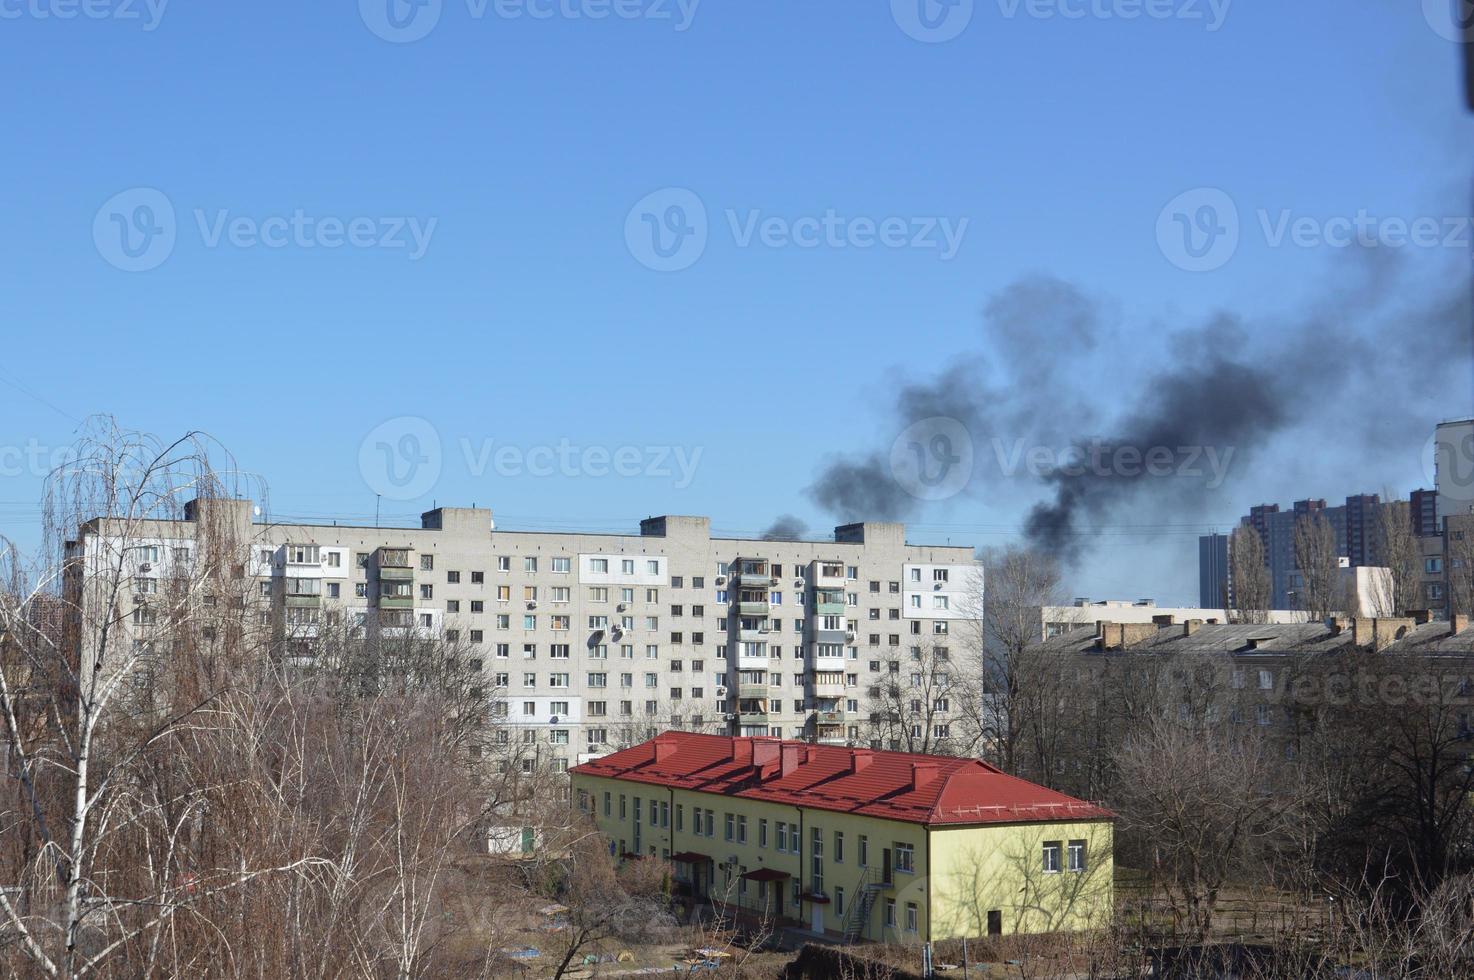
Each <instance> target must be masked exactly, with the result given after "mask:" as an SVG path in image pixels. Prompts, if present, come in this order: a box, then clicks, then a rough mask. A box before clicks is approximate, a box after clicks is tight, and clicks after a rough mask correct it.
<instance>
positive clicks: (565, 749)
mask: <svg viewBox="0 0 1474 980" xmlns="http://www.w3.org/2000/svg"><path fill="white" fill-rule="evenodd" d="M206 512H209V513H210V514H212V515H219V516H220V517H223V519H224V520H225V521H226V522H227V523H229V524H231V525H232V526H233V527H234V528H236V533H235V535H234V536H233V540H248V541H250V542H251V546H250V547H251V559H250V560H249V562H248V563H247V567H245V568H244V570H243V571H244V574H245V575H246V576H247V577H248V578H251V579H254V580H255V589H254V591H253V595H256V596H257V597H258V598H259V600H260V602H261V604H262V611H261V613H260V615H261V617H262V620H263V624H264V625H269V626H270V627H271V628H272V630H273V635H274V637H275V639H276V641H277V645H278V648H279V649H280V650H281V651H283V653H284V654H285V655H287V656H291V657H310V656H311V651H312V642H313V638H314V637H315V636H317V635H318V634H319V631H321V630H324V629H328V628H339V627H344V628H351V627H362V629H363V630H364V631H365V632H366V633H373V632H374V631H378V632H380V633H381V634H383V635H402V634H406V633H412V634H416V635H426V636H440V637H443V638H445V639H446V640H449V641H454V642H455V643H456V644H458V645H459V646H460V647H461V648H462V649H464V650H466V651H468V653H467V655H468V656H469V657H471V658H473V659H472V662H471V666H472V668H473V669H478V670H480V671H482V672H483V673H484V675H485V677H486V679H487V684H488V685H489V687H490V689H491V690H494V691H495V692H497V698H496V703H495V704H494V709H495V711H496V712H497V713H498V714H499V716H500V717H499V718H498V721H500V722H503V723H504V726H505V728H506V729H508V730H510V731H511V732H514V733H519V734H517V735H515V736H514V737H519V738H521V739H522V740H523V741H525V742H528V743H533V742H536V743H537V744H539V745H540V746H546V754H547V755H548V756H549V757H550V759H551V760H552V764H553V766H554V767H555V768H565V767H566V766H568V765H572V764H577V762H578V761H579V760H581V759H586V758H589V757H591V756H593V755H597V754H601V753H603V752H604V751H607V750H608V749H609V748H611V747H613V746H615V745H618V744H621V743H629V742H633V741H638V740H643V739H644V738H647V737H649V736H650V734H652V733H653V732H654V731H658V730H662V729H665V728H671V727H681V728H687V729H690V730H696V731H708V732H721V733H726V734H733V735H772V736H781V737H783V738H802V739H809V740H813V741H818V742H823V743H826V744H849V743H855V742H857V741H859V740H861V739H862V737H863V735H862V727H863V725H862V723H863V721H864V719H865V718H866V717H867V715H866V711H867V708H866V705H865V703H864V702H865V700H866V693H865V692H866V691H867V690H868V689H869V688H870V687H872V686H874V685H875V684H877V683H879V682H880V680H881V679H882V678H883V677H884V676H885V675H887V674H897V673H900V672H901V671H902V669H903V668H902V667H901V664H902V663H904V661H906V660H908V659H911V658H912V657H913V651H916V650H919V649H920V648H922V647H928V648H933V647H934V648H937V649H939V650H947V649H949V646H957V647H958V648H959V649H958V650H957V654H958V667H959V669H967V668H966V667H965V666H964V664H965V662H966V661H964V660H963V656H962V655H963V653H964V651H963V650H962V649H960V647H961V646H962V645H963V644H964V643H966V642H967V638H966V637H965V636H963V635H961V634H964V633H966V634H968V635H976V634H975V631H970V630H964V629H960V628H959V625H960V624H961V623H962V621H967V620H972V621H976V620H978V619H980V618H981V608H982V606H981V603H982V595H983V571H982V567H981V566H980V565H979V564H978V563H977V562H976V561H975V560H974V558H973V551H972V549H971V548H968V547H956V546H933V545H911V544H907V542H906V540H905V528H904V527H903V526H902V525H900V524H890V523H861V524H850V525H845V526H842V527H838V528H836V529H835V532H834V539H833V540H832V541H752V540H743V539H734V538H714V537H712V536H711V523H710V520H709V519H708V518H705V517H675V516H669V517H653V518H649V519H647V520H644V521H642V522H641V523H640V529H639V532H640V533H639V534H631V535H618V534H582V533H576V534H571V533H545V532H529V531H503V530H497V529H496V527H495V524H494V522H493V520H492V513H491V511H489V510H485V509H467V508H449V507H446V508H439V509H436V510H433V511H430V512H428V513H426V514H424V515H423V517H422V520H421V526H420V527H419V528H414V529H398V528H372V527H349V526H343V525H301V524H260V523H253V522H252V517H251V514H252V507H251V505H250V503H249V502H247V501H237V500H208V501H195V502H194V503H192V504H191V505H190V506H189V507H187V508H186V510H185V515H184V519H183V520H180V521H174V522H151V524H150V525H149V528H148V530H147V537H148V540H147V541H140V540H134V541H132V542H130V547H131V548H133V549H134V550H137V549H138V548H139V546H144V547H145V551H146V553H145V554H144V555H143V558H144V559H147V558H152V559H153V560H152V561H148V560H138V561H136V562H135V563H134V564H133V566H132V569H133V570H132V573H131V574H132V575H133V576H134V577H135V578H136V580H137V581H136V583H135V586H134V587H133V588H131V589H129V590H127V591H128V592H130V593H131V594H133V596H134V600H135V601H138V602H140V603H143V602H146V597H147V596H148V595H149V594H150V593H151V592H153V591H156V590H157V584H156V583H155V582H152V581H150V580H151V579H154V578H156V577H158V576H161V575H167V574H168V566H169V563H170V562H172V561H176V560H179V561H187V560H189V557H190V555H191V554H192V549H194V548H195V547H196V538H197V531H198V528H199V527H200V526H201V525H200V520H201V515H202V514H203V513H206ZM211 519H212V520H215V519H217V518H216V517H214V516H212V518H211ZM110 533H115V532H110V528H109V521H108V520H107V519H98V520H94V521H90V522H88V523H87V524H86V525H84V526H83V527H82V528H81V529H80V530H79V534H78V538H77V540H76V541H75V542H72V543H71V545H70V548H71V549H72V551H73V553H75V554H88V553H93V552H97V551H98V550H99V549H100V548H105V547H106V542H107V539H108V536H109V534H110ZM934 720H935V719H934ZM541 751H542V750H541V749H540V752H541Z"/></svg>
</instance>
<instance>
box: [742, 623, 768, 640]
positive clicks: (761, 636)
mask: <svg viewBox="0 0 1474 980" xmlns="http://www.w3.org/2000/svg"><path fill="white" fill-rule="evenodd" d="M772 638H773V634H772V633H771V632H770V631H769V630H768V628H767V627H766V626H765V627H763V628H762V629H760V630H744V629H739V630H738V631H737V642H738V643H767V642H768V640H770V639H772Z"/></svg>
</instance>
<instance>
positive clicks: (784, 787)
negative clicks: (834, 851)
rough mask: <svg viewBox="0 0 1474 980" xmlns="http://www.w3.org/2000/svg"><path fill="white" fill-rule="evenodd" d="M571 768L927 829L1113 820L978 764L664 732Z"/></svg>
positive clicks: (588, 773)
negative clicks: (972, 825)
mask: <svg viewBox="0 0 1474 980" xmlns="http://www.w3.org/2000/svg"><path fill="white" fill-rule="evenodd" d="M573 772H574V773H576V774H579V775H584V776H604V777H607V778H612V779H624V780H629V781H631V782H637V783H649V784H652V785H656V786H671V787H674V788H677V789H687V790H695V791H698V792H703V793H715V794H718V795H721V796H735V797H740V798H743V799H750V800H763V801H766V802H770V803H785V804H791V805H796V806H806V807H813V808H815V809H820V810H836V811H839V812H841V813H855V814H860V815H863V816H870V817H882V818H885V819H888V820H901V821H905V822H907V823H919V824H927V825H961V824H986V823H1032V822H1041V821H1058V820H1102V819H1106V820H1108V819H1112V818H1113V817H1114V816H1115V815H1114V814H1113V813H1111V812H1110V811H1109V810H1106V809H1105V808H1103V807H1100V806H1097V805H1095V804H1092V803H1086V802H1083V801H1081V800H1077V799H1074V798H1073V797H1069V796H1066V795H1064V794H1063V793H1056V792H1055V791H1054V790H1051V789H1046V788H1044V787H1043V786H1038V785H1035V784H1034V783H1031V782H1029V781H1027V780H1024V779H1019V778H1018V777H1016V776H1010V775H1008V774H1007V773H1005V772H1003V771H1002V770H1000V769H998V768H996V767H994V766H990V765H988V764H987V763H986V762H983V761H981V760H978V759H958V758H954V757H951V756H940V755H915V754H911V753H906V752H881V751H872V750H869V749H849V748H842V747H838V746H828V745H810V744H808V743H806V742H786V741H780V740H779V739H776V738H737V737H730V736H725V735H698V734H696V733H693V732H666V733H664V734H662V735H658V736H656V737H655V738H654V739H651V740H650V741H648V742H645V743H643V744H640V745H636V746H633V747H632V748H628V749H624V750H622V751H620V752H615V753H612V754H610V755H606V756H604V757H603V758H600V759H594V760H593V761H591V762H586V763H584V764H583V765H581V766H577V767H576V768H574V769H573Z"/></svg>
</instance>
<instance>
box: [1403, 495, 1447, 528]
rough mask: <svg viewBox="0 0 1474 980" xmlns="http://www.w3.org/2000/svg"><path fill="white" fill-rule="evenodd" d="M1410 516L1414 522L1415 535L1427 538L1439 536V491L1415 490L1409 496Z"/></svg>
mask: <svg viewBox="0 0 1474 980" xmlns="http://www.w3.org/2000/svg"><path fill="white" fill-rule="evenodd" d="M1408 516H1409V517H1410V518H1411V519H1412V522H1413V533H1414V534H1416V535H1417V536H1418V537H1420V538H1427V537H1432V536H1433V535H1435V534H1438V533H1439V532H1440V529H1439V527H1438V491H1437V490H1414V491H1413V492H1412V493H1411V494H1409V495H1408Z"/></svg>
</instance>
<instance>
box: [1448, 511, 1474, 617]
mask: <svg viewBox="0 0 1474 980" xmlns="http://www.w3.org/2000/svg"><path fill="white" fill-rule="evenodd" d="M1444 548H1445V551H1446V552H1447V553H1446V555H1445V556H1444V557H1445V571H1446V573H1447V576H1448V606H1449V611H1450V612H1454V613H1459V614H1462V615H1465V616H1468V615H1470V614H1474V520H1471V519H1469V518H1468V517H1466V516H1458V517H1450V518H1448V521H1447V526H1446V527H1445V529H1444Z"/></svg>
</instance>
